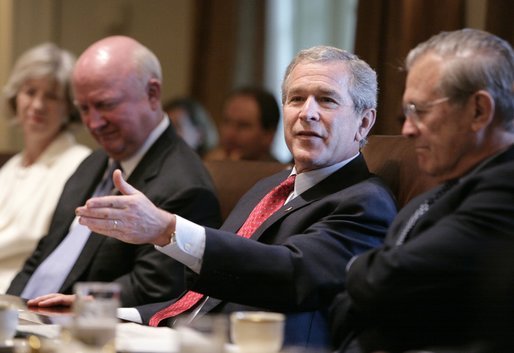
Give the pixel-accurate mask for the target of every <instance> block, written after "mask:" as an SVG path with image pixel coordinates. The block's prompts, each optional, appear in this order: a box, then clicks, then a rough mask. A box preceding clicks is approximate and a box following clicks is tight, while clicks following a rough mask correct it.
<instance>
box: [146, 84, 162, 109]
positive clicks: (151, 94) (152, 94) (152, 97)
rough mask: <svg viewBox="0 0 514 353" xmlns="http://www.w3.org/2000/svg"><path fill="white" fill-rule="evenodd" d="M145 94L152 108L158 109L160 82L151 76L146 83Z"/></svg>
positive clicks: (159, 103)
mask: <svg viewBox="0 0 514 353" xmlns="http://www.w3.org/2000/svg"><path fill="white" fill-rule="evenodd" d="M146 94H147V95H148V101H149V102H150V106H151V107H152V109H153V110H157V109H159V107H160V105H161V82H160V81H159V80H157V79H155V78H152V79H150V80H149V81H148V83H147V84H146Z"/></svg>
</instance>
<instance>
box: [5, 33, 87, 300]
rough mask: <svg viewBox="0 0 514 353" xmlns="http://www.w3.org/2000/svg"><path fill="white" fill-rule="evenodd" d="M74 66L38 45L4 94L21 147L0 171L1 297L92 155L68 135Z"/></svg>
mask: <svg viewBox="0 0 514 353" xmlns="http://www.w3.org/2000/svg"><path fill="white" fill-rule="evenodd" d="M74 63H75V57H74V56H73V55H72V54H71V53H69V52H68V51H66V50H63V49H60V48H58V47H57V46H55V45H54V44H51V43H45V44H41V45H38V46H36V47H34V48H32V49H30V50H28V51H27V52H25V53H24V54H23V55H22V56H21V57H20V58H19V59H18V60H17V61H16V63H15V65H14V68H13V71H12V73H11V75H10V77H9V79H8V81H7V84H6V85H5V87H4V89H3V99H4V102H3V103H5V104H6V105H7V108H9V110H10V112H11V113H12V115H13V116H14V118H13V119H14V122H15V123H16V124H17V125H19V126H20V128H21V130H22V136H23V145H24V147H23V150H22V151H21V152H20V153H18V154H16V155H14V156H13V157H12V158H11V159H9V160H8V161H7V162H6V164H5V165H4V166H3V167H2V168H1V169H0V293H3V292H5V289H6V288H7V287H8V286H9V283H10V282H11V280H12V278H13V277H14V275H15V274H16V273H17V271H18V270H19V269H20V268H21V266H22V265H23V263H24V261H25V259H26V257H27V256H28V255H29V254H30V253H31V252H32V251H33V249H34V247H35V246H36V243H37V242H38V240H39V239H40V238H41V237H42V236H43V235H44V234H45V233H46V232H47V231H48V226H49V222H50V218H51V217H52V214H53V212H54V209H55V206H56V204H57V201H58V199H59V196H60V194H61V192H62V189H63V187H64V184H65V182H66V180H67V179H68V178H69V176H70V175H71V174H72V173H73V172H74V171H75V169H76V167H77V166H78V165H79V164H80V162H82V160H83V159H84V158H85V157H86V156H88V155H89V153H90V152H91V151H90V149H89V148H87V147H85V146H82V145H79V144H77V142H76V141H75V138H74V136H73V135H72V134H71V133H70V132H69V127H70V126H71V125H72V124H73V123H76V122H80V118H79V116H78V114H77V112H76V110H75V109H74V106H73V98H72V93H71V88H70V76H71V73H72V70H73V65H74Z"/></svg>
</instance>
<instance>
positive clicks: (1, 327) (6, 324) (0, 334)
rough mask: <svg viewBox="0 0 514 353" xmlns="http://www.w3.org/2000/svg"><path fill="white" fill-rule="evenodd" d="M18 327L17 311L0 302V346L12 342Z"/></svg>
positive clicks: (9, 305)
mask: <svg viewBox="0 0 514 353" xmlns="http://www.w3.org/2000/svg"><path fill="white" fill-rule="evenodd" d="M17 326H18V310H17V309H16V308H15V307H14V306H13V305H11V304H9V303H4V302H0V344H1V345H5V343H6V342H8V341H10V340H12V338H13V337H14V335H15V334H16V327H17Z"/></svg>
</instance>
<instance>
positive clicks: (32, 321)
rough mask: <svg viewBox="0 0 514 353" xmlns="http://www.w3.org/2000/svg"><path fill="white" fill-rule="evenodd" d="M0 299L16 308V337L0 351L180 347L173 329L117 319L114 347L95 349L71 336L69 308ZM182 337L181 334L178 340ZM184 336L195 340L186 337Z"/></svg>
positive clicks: (154, 352) (167, 351)
mask: <svg viewBox="0 0 514 353" xmlns="http://www.w3.org/2000/svg"><path fill="white" fill-rule="evenodd" d="M0 302H4V303H5V302H7V303H9V304H11V305H12V306H14V307H16V308H17V309H18V326H17V333H16V337H15V339H14V340H12V342H9V343H8V344H6V345H5V346H0V353H4V352H5V353H7V352H13V353H25V352H26V353H61V352H62V353H64V352H66V353H69V352H73V353H82V352H84V353H86V352H87V353H89V352H100V351H101V352H118V353H125V352H127V353H129V352H130V353H161V352H162V353H178V352H179V351H181V350H180V342H179V334H178V332H177V330H174V329H171V328H168V327H148V326H143V325H139V324H136V323H129V322H119V323H118V324H117V327H116V340H115V341H116V345H115V349H112V350H111V351H109V349H103V350H98V349H97V348H95V349H91V348H88V347H85V346H81V345H80V343H78V342H74V341H73V338H72V337H71V334H70V332H71V330H70V328H71V327H72V324H73V310H72V309H71V308H69V307H53V308H39V307H28V306H27V305H26V304H25V302H24V301H23V300H22V299H20V298H18V297H15V296H11V295H0ZM183 339H184V337H182V340H183ZM187 339H196V338H195V337H189V338H187Z"/></svg>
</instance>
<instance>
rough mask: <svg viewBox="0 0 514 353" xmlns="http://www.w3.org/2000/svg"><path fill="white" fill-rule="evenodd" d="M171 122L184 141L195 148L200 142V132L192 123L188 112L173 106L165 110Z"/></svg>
mask: <svg viewBox="0 0 514 353" xmlns="http://www.w3.org/2000/svg"><path fill="white" fill-rule="evenodd" d="M167 113H168V116H169V117H170V120H171V123H172V124H173V126H174V127H175V129H176V130H177V134H179V135H180V137H182V138H183V139H184V141H186V143H187V144H188V145H189V146H190V147H191V148H193V149H197V148H198V147H199V146H200V143H201V142H202V133H201V132H200V130H199V129H198V128H197V127H196V126H195V125H194V124H193V121H192V120H191V117H190V116H189V114H188V112H187V111H186V110H185V109H182V108H178V107H177V108H173V109H170V110H168V111H167Z"/></svg>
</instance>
